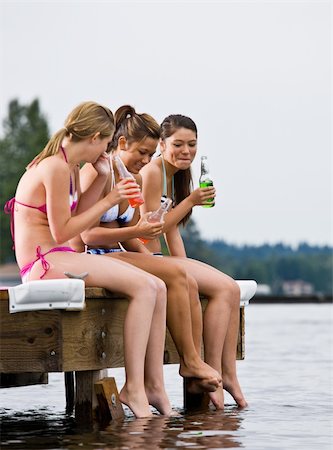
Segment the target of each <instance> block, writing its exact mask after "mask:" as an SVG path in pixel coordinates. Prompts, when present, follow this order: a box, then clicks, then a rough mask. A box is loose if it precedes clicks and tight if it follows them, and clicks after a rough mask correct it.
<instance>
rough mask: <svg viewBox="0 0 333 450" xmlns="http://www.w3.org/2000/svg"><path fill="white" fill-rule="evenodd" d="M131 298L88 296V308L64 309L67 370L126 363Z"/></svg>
mask: <svg viewBox="0 0 333 450" xmlns="http://www.w3.org/2000/svg"><path fill="white" fill-rule="evenodd" d="M127 306H128V302H127V301H126V300H119V299H118V300H116V299H103V300H99V299H87V301H86V309H85V310H84V311H80V312H77V311H64V312H62V328H63V370H65V371H73V370H90V369H93V370H97V369H103V368H107V367H122V366H123V365H124V362H123V323H124V322H123V321H124V317H125V314H126V310H127Z"/></svg>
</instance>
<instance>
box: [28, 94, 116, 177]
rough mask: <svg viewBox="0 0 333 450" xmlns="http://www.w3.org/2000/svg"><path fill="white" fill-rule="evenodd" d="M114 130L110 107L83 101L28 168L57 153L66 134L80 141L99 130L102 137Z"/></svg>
mask: <svg viewBox="0 0 333 450" xmlns="http://www.w3.org/2000/svg"><path fill="white" fill-rule="evenodd" d="M114 130H115V124H114V117H113V114H112V112H111V111H110V110H109V109H108V108H106V107H105V106H102V105H99V104H98V103H95V102H84V103H81V104H80V105H78V106H77V107H76V108H74V109H73V111H72V112H71V113H70V114H69V115H68V117H67V119H66V120H65V126H64V128H62V129H61V130H59V131H57V132H56V133H55V134H54V135H53V136H52V137H51V139H50V140H49V142H48V143H47V144H46V146H45V147H44V149H43V150H42V151H41V152H40V153H39V154H38V155H37V156H36V157H35V158H34V159H33V161H32V162H31V163H30V164H29V165H28V168H29V167H31V166H32V165H35V164H38V163H40V162H41V161H42V160H43V159H45V158H48V157H49V156H52V155H55V154H56V153H57V152H58V151H59V148H60V146H61V143H62V141H63V139H64V137H65V136H70V137H71V140H72V141H74V142H79V141H82V140H83V139H86V138H89V137H91V136H94V135H95V134H96V133H98V132H99V133H100V137H101V138H105V137H109V136H112V135H113V133H114Z"/></svg>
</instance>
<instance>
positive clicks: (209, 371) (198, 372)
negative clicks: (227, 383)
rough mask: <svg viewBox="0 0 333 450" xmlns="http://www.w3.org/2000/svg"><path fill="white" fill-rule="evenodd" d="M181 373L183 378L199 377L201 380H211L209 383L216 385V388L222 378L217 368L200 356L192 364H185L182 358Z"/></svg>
mask: <svg viewBox="0 0 333 450" xmlns="http://www.w3.org/2000/svg"><path fill="white" fill-rule="evenodd" d="M179 374H180V375H181V376H182V377H183V378H197V379H200V380H209V384H212V385H215V386H216V389H217V388H218V386H219V385H220V384H221V381H222V378H221V375H220V374H219V373H218V371H217V370H215V369H213V368H212V367H210V366H209V365H208V364H206V363H205V362H204V361H202V360H201V359H200V358H198V359H197V360H196V361H193V362H192V363H190V364H185V361H184V360H183V359H181V361H180V367H179Z"/></svg>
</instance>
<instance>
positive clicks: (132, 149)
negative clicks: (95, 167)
mask: <svg viewBox="0 0 333 450" xmlns="http://www.w3.org/2000/svg"><path fill="white" fill-rule="evenodd" d="M157 144H158V140H157V139H153V138H151V137H147V138H145V139H143V140H142V141H140V142H132V143H131V144H128V143H126V144H125V146H124V147H123V150H122V151H121V154H120V155H121V159H122V160H123V162H124V164H125V165H126V167H127V169H128V170H129V171H130V172H132V173H134V174H137V173H139V171H140V170H141V169H142V167H143V166H145V165H146V164H148V163H149V162H150V160H151V158H152V156H153V154H154V153H155V151H156V147H157Z"/></svg>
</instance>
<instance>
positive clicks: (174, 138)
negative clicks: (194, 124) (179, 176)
mask: <svg viewBox="0 0 333 450" xmlns="http://www.w3.org/2000/svg"><path fill="white" fill-rule="evenodd" d="M161 151H162V155H163V158H164V159H165V160H166V161H168V162H169V163H170V164H172V165H173V166H174V167H176V168H177V169H179V170H185V169H188V168H189V167H190V166H191V164H192V161H193V160H194V158H195V155H196V153H197V136H196V133H195V132H194V131H193V130H190V129H188V128H178V129H177V130H176V131H175V132H174V133H173V134H172V135H171V136H169V137H168V138H165V139H164V140H163V141H161Z"/></svg>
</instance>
